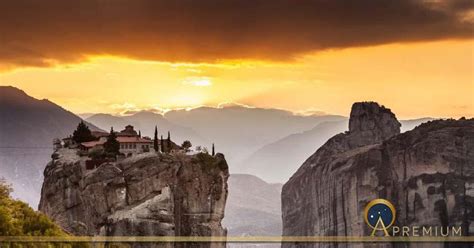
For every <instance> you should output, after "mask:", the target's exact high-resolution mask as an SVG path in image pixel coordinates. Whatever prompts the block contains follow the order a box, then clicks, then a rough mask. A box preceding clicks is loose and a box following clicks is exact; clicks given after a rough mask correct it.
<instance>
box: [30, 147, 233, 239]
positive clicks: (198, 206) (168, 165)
mask: <svg viewBox="0 0 474 248" xmlns="http://www.w3.org/2000/svg"><path fill="white" fill-rule="evenodd" d="M57 154H58V156H59V158H58V159H57V160H55V161H53V162H50V163H49V164H48V165H47V167H46V169H45V171H44V177H45V180H44V183H43V188H42V194H41V201H40V205H39V209H40V211H42V212H43V213H45V214H47V215H48V216H49V217H51V218H52V219H53V220H54V221H55V222H56V223H58V224H59V225H60V226H61V227H62V228H63V229H64V230H66V231H68V232H70V233H72V234H75V235H105V236H225V235H226V230H225V229H224V228H223V227H222V226H221V220H222V218H223V217H224V208H225V203H226V198H227V192H228V190H227V178H228V176H229V174H228V166H227V163H226V161H225V159H224V156H223V155H222V154H217V155H216V156H214V157H213V156H210V155H208V154H203V153H200V154H196V155H184V154H155V153H146V154H141V155H137V156H134V157H130V158H127V159H124V160H123V161H120V162H116V163H115V162H114V163H105V164H102V165H101V166H99V167H98V168H96V169H94V170H86V169H85V165H84V158H80V157H78V156H77V155H76V153H75V150H72V149H67V148H63V149H60V150H59V151H57ZM202 245H205V246H212V247H222V246H225V245H224V244H221V243H212V244H202Z"/></svg>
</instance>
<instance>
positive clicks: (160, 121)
mask: <svg viewBox="0 0 474 248" xmlns="http://www.w3.org/2000/svg"><path fill="white" fill-rule="evenodd" d="M86 121H88V122H90V123H94V125H96V126H98V127H100V128H102V129H104V130H110V128H111V127H113V128H114V129H115V130H117V131H119V130H122V129H123V128H124V127H125V126H126V125H128V124H130V125H132V126H134V128H135V130H140V131H141V133H142V136H148V137H151V138H152V137H153V134H154V131H155V126H157V127H158V138H159V137H160V136H161V135H163V137H165V138H166V136H167V135H168V134H167V133H168V131H169V132H170V133H171V138H172V139H173V140H174V141H175V142H176V143H179V144H181V143H182V142H183V141H185V140H190V141H192V142H193V144H201V145H206V146H207V147H210V146H211V145H212V144H211V143H210V142H209V141H208V140H207V139H205V138H203V137H202V136H200V135H199V134H198V133H197V132H196V131H194V130H193V129H191V128H188V127H184V126H181V125H177V124H175V123H172V122H170V121H169V120H167V119H166V118H165V117H163V115H160V114H156V113H153V112H147V111H142V112H138V113H135V114H133V115H128V116H114V115H110V114H95V115H92V116H90V117H88V118H86Z"/></svg>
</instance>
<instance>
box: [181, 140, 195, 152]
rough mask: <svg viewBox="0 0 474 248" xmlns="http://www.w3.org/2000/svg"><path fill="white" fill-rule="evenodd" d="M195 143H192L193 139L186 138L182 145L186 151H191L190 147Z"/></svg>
mask: <svg viewBox="0 0 474 248" xmlns="http://www.w3.org/2000/svg"><path fill="white" fill-rule="evenodd" d="M192 146H193V145H192V144H191V141H189V140H185V141H184V142H183V144H182V145H181V147H183V149H184V151H185V152H189V148H191V147H192Z"/></svg>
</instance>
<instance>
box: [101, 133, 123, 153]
mask: <svg viewBox="0 0 474 248" xmlns="http://www.w3.org/2000/svg"><path fill="white" fill-rule="evenodd" d="M104 151H105V153H106V154H107V155H110V156H115V155H117V154H119V153H120V143H119V142H118V141H117V136H116V135H115V132H114V129H113V128H110V134H109V137H107V141H106V142H105V143H104Z"/></svg>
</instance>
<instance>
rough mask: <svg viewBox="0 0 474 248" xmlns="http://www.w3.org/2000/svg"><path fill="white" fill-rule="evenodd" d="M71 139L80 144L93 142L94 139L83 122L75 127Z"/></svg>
mask: <svg viewBox="0 0 474 248" xmlns="http://www.w3.org/2000/svg"><path fill="white" fill-rule="evenodd" d="M72 139H73V140H74V141H75V142H76V143H78V144H79V143H82V142H87V141H92V140H95V137H94V136H92V132H91V130H90V129H89V127H88V126H87V125H86V124H85V123H84V121H81V122H79V125H77V128H76V130H75V131H74V133H73V134H72Z"/></svg>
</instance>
